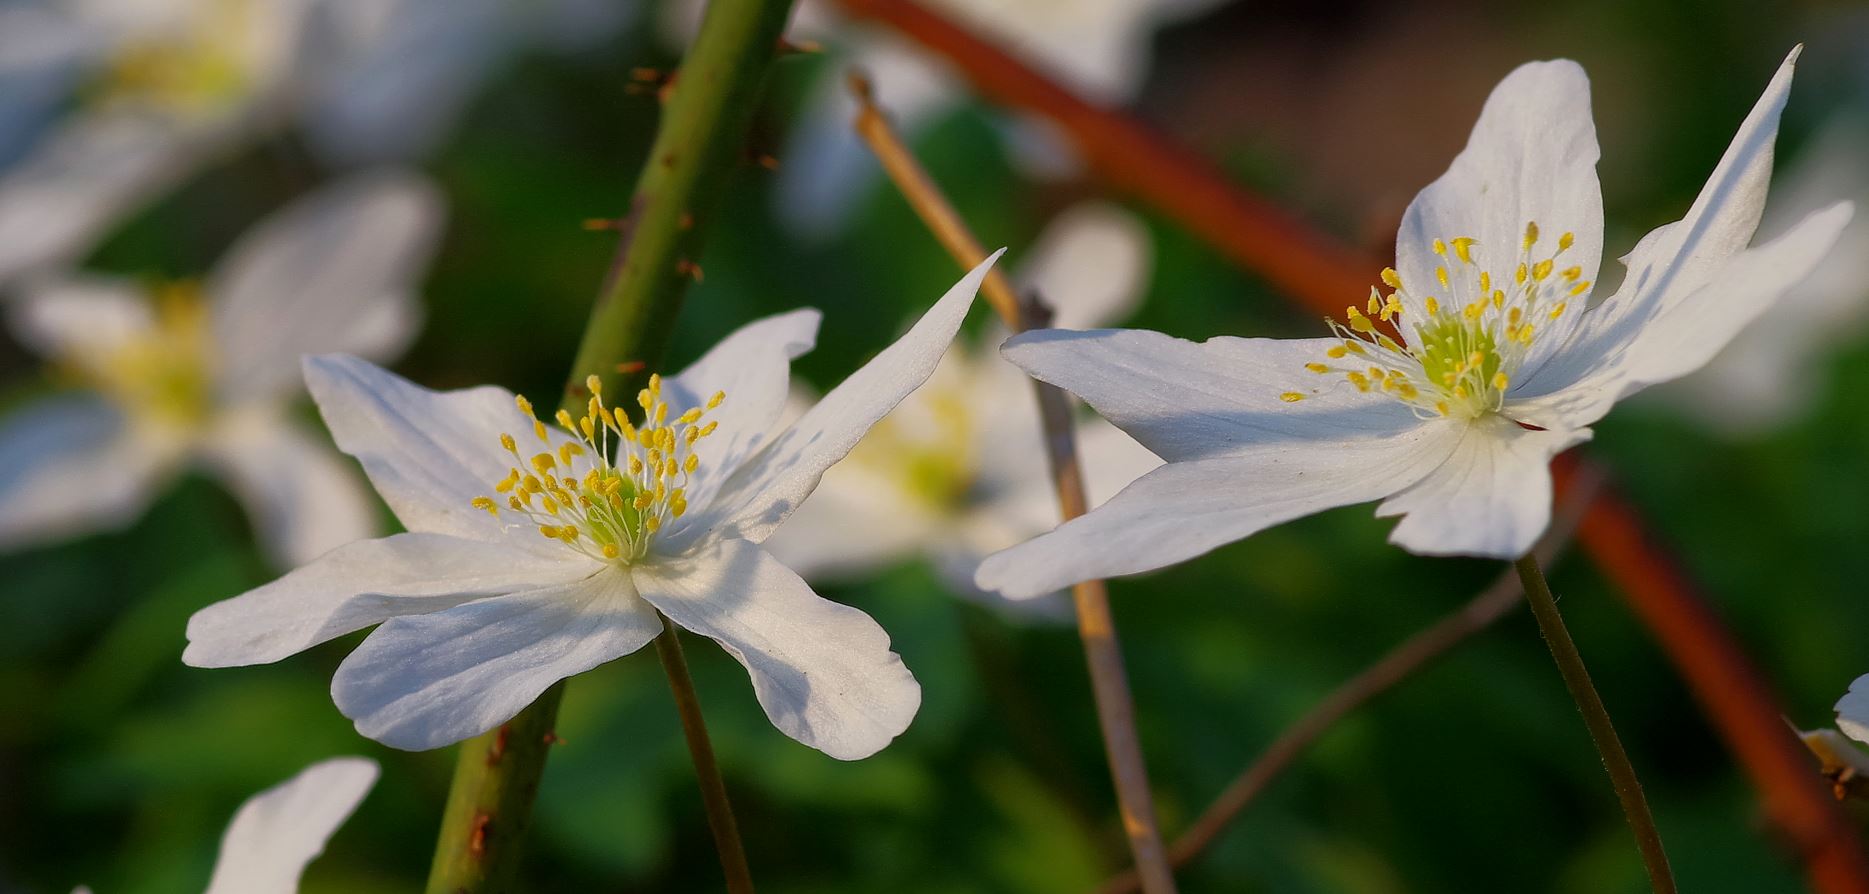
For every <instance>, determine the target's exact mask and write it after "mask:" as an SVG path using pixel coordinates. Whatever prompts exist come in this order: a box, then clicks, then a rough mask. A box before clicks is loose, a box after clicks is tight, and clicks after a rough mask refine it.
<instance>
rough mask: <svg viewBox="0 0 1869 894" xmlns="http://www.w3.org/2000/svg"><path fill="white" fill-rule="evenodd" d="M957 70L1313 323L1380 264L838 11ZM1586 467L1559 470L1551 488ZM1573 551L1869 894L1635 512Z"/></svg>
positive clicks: (1822, 875) (862, 0) (1051, 104)
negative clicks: (1041, 124)
mask: <svg viewBox="0 0 1869 894" xmlns="http://www.w3.org/2000/svg"><path fill="white" fill-rule="evenodd" d="M839 2H840V3H841V5H842V7H843V8H844V10H845V11H846V12H849V13H850V14H852V15H855V16H858V17H861V18H867V19H870V20H872V21H875V22H878V23H881V24H883V25H886V26H889V27H891V28H893V29H895V30H897V31H900V32H901V33H903V34H904V35H906V36H908V37H910V38H913V39H914V40H916V41H917V42H919V43H921V44H922V45H923V46H925V47H927V48H929V49H931V50H933V51H935V52H937V53H939V54H940V55H942V56H943V57H946V58H947V59H948V61H950V62H952V63H953V64H954V65H955V67H956V68H958V69H959V70H960V71H961V72H962V73H964V74H965V75H966V77H967V78H968V79H969V80H970V81H972V83H973V85H974V86H975V87H976V88H977V89H978V90H979V91H980V93H981V94H982V95H984V96H986V97H987V98H989V99H991V100H993V101H995V102H998V103H1000V104H1002V105H1005V106H1009V107H1013V108H1018V109H1022V110H1024V111H1027V112H1030V113H1033V114H1036V115H1038V116H1040V117H1043V118H1045V119H1047V120H1049V121H1051V122H1052V123H1053V124H1055V125H1057V126H1058V127H1059V128H1060V129H1061V130H1063V131H1064V132H1065V133H1066V134H1067V135H1069V136H1070V137H1071V139H1072V141H1073V142H1074V143H1075V144H1076V145H1077V147H1078V150H1079V152H1081V153H1082V154H1083V156H1084V157H1085V160H1086V161H1087V162H1088V164H1089V165H1090V167H1091V169H1092V170H1093V171H1095V172H1096V173H1097V175H1098V176H1099V177H1101V178H1102V179H1103V180H1104V182H1105V183H1107V184H1108V185H1109V186H1110V187H1111V188H1113V189H1115V190H1117V191H1119V192H1122V193H1125V194H1128V195H1129V196H1131V197H1133V198H1135V199H1137V200H1139V201H1141V202H1142V203H1144V204H1147V205H1149V206H1151V207H1153V208H1155V209H1156V210H1158V211H1160V212H1161V213H1163V214H1165V215H1167V216H1168V217H1170V218H1172V219H1174V220H1176V221H1178V222H1179V223H1180V224H1181V225H1182V226H1183V227H1185V228H1186V229H1187V230H1188V231H1189V232H1191V233H1193V234H1195V235H1197V236H1199V237H1201V238H1202V239H1204V240H1206V241H1207V242H1208V243H1209V244H1210V245H1212V246H1213V247H1214V248H1216V249H1218V250H1219V251H1221V252H1223V253H1225V254H1226V255H1227V256H1228V257H1230V258H1232V259H1233V260H1234V261H1235V262H1236V263H1238V264H1239V265H1240V266H1241V267H1243V268H1245V269H1247V270H1250V271H1252V272H1254V273H1257V274H1259V275H1261V276H1263V277H1264V278H1265V279H1266V280H1267V281H1269V282H1270V283H1271V284H1272V285H1274V286H1276V287H1278V288H1279V289H1281V290H1283V291H1284V292H1285V293H1286V294H1288V295H1290V296H1291V297H1293V298H1294V299H1296V300H1299V301H1300V302H1302V303H1303V304H1304V306H1305V307H1306V308H1307V309H1309V310H1311V311H1314V312H1317V313H1338V312H1340V311H1341V310H1342V308H1343V306H1344V305H1345V304H1346V303H1347V302H1348V301H1352V300H1355V299H1356V298H1358V297H1360V296H1362V295H1363V294H1365V293H1366V292H1367V291H1368V288H1369V283H1370V281H1371V278H1372V274H1373V273H1374V271H1375V269H1376V267H1377V266H1378V265H1379V264H1380V262H1379V261H1375V260H1372V259H1370V258H1367V257H1364V256H1362V255H1361V254H1359V253H1358V252H1356V251H1353V250H1351V249H1349V248H1347V247H1345V246H1343V245H1342V244H1340V243H1338V242H1337V241H1335V240H1333V239H1332V238H1331V237H1329V236H1327V235H1325V234H1322V233H1320V232H1318V231H1317V230H1315V229H1313V228H1311V227H1308V226H1307V225H1305V224H1304V223H1303V222H1302V221H1300V220H1298V219H1296V218H1294V217H1292V216H1290V215H1288V214H1286V213H1284V212H1283V211H1281V210H1280V209H1278V208H1275V207H1273V206H1272V205H1270V204H1268V203H1267V202H1265V201H1264V200H1262V199H1259V198H1258V197H1256V196H1253V195H1250V194H1249V193H1247V192H1246V191H1244V190H1243V189H1241V188H1240V187H1239V186H1238V185H1237V184H1235V183H1233V182H1231V181H1230V180H1229V179H1228V178H1227V177H1226V176H1225V174H1223V173H1222V172H1220V171H1219V170H1218V169H1217V168H1215V167H1214V166H1213V165H1212V164H1211V163H1210V162H1208V161H1207V160H1206V159H1204V158H1202V157H1200V156H1199V155H1197V154H1195V153H1194V152H1192V151H1190V150H1188V149H1186V148H1183V147H1181V146H1179V145H1177V144H1176V143H1175V142H1173V141H1172V140H1171V139H1169V138H1168V137H1166V136H1164V135H1162V134H1160V133H1158V132H1156V131H1155V130H1153V129H1152V128H1150V127H1148V126H1147V125H1145V124H1142V123H1141V122H1139V121H1137V120H1135V119H1133V118H1131V117H1128V116H1125V115H1123V114H1120V113H1118V112H1115V111H1112V110H1109V109H1104V108H1100V107H1097V106H1095V105H1092V104H1091V103H1088V102H1086V101H1084V100H1082V99H1080V98H1079V97H1077V96H1075V95H1073V94H1072V93H1071V92H1069V91H1067V90H1065V89H1063V88H1062V87H1059V86H1058V85H1057V84H1055V83H1053V82H1051V81H1050V80H1048V79H1047V78H1045V77H1044V76H1042V75H1040V74H1039V73H1037V72H1036V71H1033V70H1032V69H1031V68H1030V67H1028V66H1026V65H1024V64H1022V63H1020V62H1019V61H1017V60H1016V59H1013V58H1012V57H1011V56H1009V55H1007V54H1006V53H1004V52H1002V51H1000V50H999V49H998V48H996V47H994V46H992V45H990V44H988V43H987V42H985V41H983V40H981V39H979V38H978V37H975V36H974V35H972V34H970V33H968V32H967V31H966V30H965V29H963V28H961V27H959V26H957V25H955V24H954V23H952V22H950V21H948V20H946V19H945V18H943V17H941V16H940V15H938V14H936V13H934V12H931V11H929V10H928V9H925V8H923V7H922V6H920V5H918V4H916V3H914V2H911V0H839ZM1579 462H1580V461H1578V460H1572V461H1570V462H1561V463H1559V465H1558V467H1557V469H1556V471H1557V473H1558V481H1559V487H1560V488H1562V487H1564V486H1565V482H1566V481H1567V480H1569V479H1570V478H1571V477H1572V476H1573V475H1574V474H1576V467H1577V464H1578V463H1579ZM1578 540H1579V542H1580V544H1581V545H1582V546H1583V548H1584V550H1585V551H1586V552H1587V553H1588V554H1589V556H1590V558H1591V560H1592V561H1593V562H1594V563H1595V564H1596V565H1597V566H1598V568H1600V569H1601V570H1602V572H1603V573H1604V575H1605V576H1607V577H1608V578H1610V579H1611V580H1612V581H1613V582H1614V583H1615V584H1616V585H1617V587H1618V589H1619V590H1620V591H1621V592H1622V593H1623V595H1624V597H1625V598H1626V599H1627V600H1628V602H1629V604H1630V606H1631V607H1632V608H1633V609H1634V611H1635V613H1636V615H1637V616H1638V617H1639V618H1641V619H1642V621H1643V622H1644V623H1645V624H1647V625H1648V627H1649V629H1650V630H1651V632H1652V633H1653V634H1654V636H1655V638H1656V640H1657V641H1658V642H1659V643H1660V644H1661V646H1662V649H1663V650H1664V651H1665V652H1666V653H1667V655H1668V657H1669V659H1670V660H1671V661H1673V662H1674V665H1675V667H1676V668H1677V669H1678V670H1679V671H1680V673H1681V675H1682V677H1683V678H1684V679H1685V680H1686V682H1687V685H1688V688H1689V689H1690V690H1691V691H1692V692H1693V694H1694V696H1695V698H1696V700H1698V701H1699V703H1700V705H1701V707H1702V709H1703V710H1704V711H1705V712H1706V714H1707V716H1708V717H1709V718H1710V719H1711V720H1712V721H1713V723H1714V726H1715V728H1716V729H1717V730H1718V731H1719V733H1720V735H1721V737H1722V738H1723V739H1724V740H1725V742H1726V744H1727V747H1728V748H1729V749H1731V751H1732V753H1733V754H1734V756H1735V757H1736V758H1738V760H1739V762H1740V764H1741V765H1742V766H1743V768H1744V769H1745V771H1746V773H1747V774H1748V775H1749V776H1750V777H1751V778H1752V781H1753V783H1754V784H1755V785H1756V786H1757V787H1758V788H1759V790H1760V791H1761V793H1762V795H1763V799H1764V803H1765V806H1766V809H1767V812H1768V814H1769V816H1770V817H1771V819H1772V820H1773V821H1774V822H1775V823H1776V824H1777V826H1778V827H1779V828H1780V829H1781V830H1782V831H1783V832H1784V833H1785V834H1786V835H1787V837H1788V838H1789V840H1790V841H1791V842H1792V843H1793V845H1794V846H1795V847H1796V848H1797V849H1798V850H1799V852H1800V856H1801V857H1802V858H1803V859H1804V860H1805V865H1806V870H1807V872H1808V873H1809V876H1810V879H1811V883H1812V885H1813V887H1814V888H1816V889H1817V890H1819V891H1821V892H1825V894H1842V892H1852V894H1869V858H1865V856H1864V852H1863V849H1862V845H1861V843H1860V842H1859V841H1858V840H1857V838H1856V835H1855V833H1854V831H1853V830H1852V829H1851V827H1850V826H1849V824H1848V822H1847V821H1846V819H1845V817H1844V816H1843V814H1842V812H1841V811H1839V810H1838V809H1837V806H1836V804H1835V803H1834V802H1833V801H1832V800H1831V799H1830V796H1829V793H1828V792H1827V791H1825V789H1824V785H1823V780H1822V779H1821V778H1820V777H1819V776H1818V775H1817V774H1816V773H1815V772H1814V768H1813V765H1812V763H1811V759H1810V757H1809V756H1808V754H1806V753H1804V752H1803V751H1802V749H1801V746H1799V744H1798V742H1797V740H1796V739H1795V738H1794V737H1793V736H1792V735H1791V734H1790V732H1789V731H1788V730H1786V729H1785V727H1784V724H1783V721H1782V720H1781V717H1782V714H1781V712H1780V710H1779V707H1778V703H1777V700H1776V699H1775V698H1774V697H1773V695H1772V692H1771V689H1770V688H1769V687H1768V686H1767V685H1766V683H1765V682H1764V679H1763V678H1762V677H1761V676H1760V674H1759V672H1758V671H1757V669H1756V668H1754V667H1753V665H1752V663H1751V661H1750V660H1749V659H1748V658H1747V657H1746V655H1745V652H1744V650H1742V649H1741V648H1740V647H1739V644H1738V643H1737V641H1736V640H1735V639H1734V638H1733V636H1732V634H1731V632H1730V631H1728V630H1727V629H1726V627H1725V626H1724V624H1723V623H1722V622H1721V621H1720V619H1719V617H1718V616H1717V615H1715V614H1714V612H1713V611H1712V609H1711V608H1709V607H1708V605H1707V604H1706V602H1705V601H1704V600H1703V599H1702V598H1701V597H1700V596H1699V595H1698V594H1697V593H1696V592H1695V588H1694V587H1693V585H1692V583H1691V581H1689V579H1688V578H1687V577H1686V576H1685V575H1684V574H1683V573H1682V572H1681V571H1680V569H1679V568H1678V567H1677V566H1676V565H1675V563H1674V562H1673V561H1672V560H1671V559H1670V558H1669V557H1668V555H1667V553H1666V552H1665V551H1663V550H1662V549H1661V548H1660V547H1659V545H1658V544H1656V543H1654V542H1653V541H1652V540H1651V539H1650V538H1648V537H1647V536H1646V534H1645V529H1644V527H1643V525H1642V524H1641V521H1640V517H1639V515H1638V513H1637V512H1636V511H1635V509H1634V508H1633V507H1632V506H1631V505H1630V504H1629V503H1628V502H1627V501H1626V500H1624V499H1622V498H1621V497H1619V496H1618V495H1616V494H1615V493H1614V492H1613V491H1606V492H1605V493H1604V494H1603V495H1602V496H1601V497H1600V498H1599V499H1598V500H1597V501H1596V502H1595V503H1594V504H1593V505H1592V506H1591V509H1590V511H1589V512H1588V513H1587V514H1586V516H1585V518H1584V521H1583V523H1582V525H1581V527H1580V530H1579V534H1578Z"/></svg>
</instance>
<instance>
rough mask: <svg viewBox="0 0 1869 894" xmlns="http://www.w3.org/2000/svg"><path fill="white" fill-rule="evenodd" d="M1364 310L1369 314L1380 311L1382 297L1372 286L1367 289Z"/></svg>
mask: <svg viewBox="0 0 1869 894" xmlns="http://www.w3.org/2000/svg"><path fill="white" fill-rule="evenodd" d="M1364 312H1365V313H1369V314H1377V313H1381V312H1382V298H1381V297H1380V296H1378V295H1377V294H1376V290H1375V289H1373V288H1372V289H1370V290H1369V303H1368V304H1367V305H1364Z"/></svg>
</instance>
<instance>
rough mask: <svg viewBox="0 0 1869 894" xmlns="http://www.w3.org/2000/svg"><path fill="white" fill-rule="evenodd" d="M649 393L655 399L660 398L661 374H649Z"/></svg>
mask: <svg viewBox="0 0 1869 894" xmlns="http://www.w3.org/2000/svg"><path fill="white" fill-rule="evenodd" d="M649 393H650V394H653V395H656V396H657V397H660V396H661V395H662V374H661V373H650V374H649Z"/></svg>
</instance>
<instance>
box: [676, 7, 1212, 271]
mask: <svg viewBox="0 0 1869 894" xmlns="http://www.w3.org/2000/svg"><path fill="white" fill-rule="evenodd" d="M1218 2H1220V0H1016V2H1008V0H932V2H928V3H927V4H926V5H927V6H928V7H929V8H930V9H932V10H934V11H936V12H938V13H940V14H942V15H944V16H947V17H949V18H951V19H953V20H954V21H955V22H956V23H957V24H960V25H962V26H963V27H966V28H969V29H972V30H974V31H976V32H978V33H979V34H980V35H981V36H982V37H983V38H985V39H987V40H989V41H992V42H993V43H995V44H996V45H998V46H999V47H1000V48H1002V49H1004V50H1006V51H1007V52H1008V53H1011V54H1012V55H1014V56H1016V57H1019V58H1020V59H1022V60H1023V61H1025V62H1027V63H1028V64H1030V65H1032V66H1034V67H1035V68H1037V69H1039V70H1041V71H1044V72H1045V73H1046V74H1048V75H1050V76H1051V77H1054V78H1056V79H1058V80H1059V81H1060V82H1061V83H1063V84H1064V85H1065V86H1067V87H1069V88H1070V89H1072V90H1074V91H1076V92H1078V93H1080V94H1082V95H1084V96H1086V97H1088V98H1089V99H1091V100H1093V101H1095V102H1099V103H1103V104H1107V105H1122V104H1125V103H1128V102H1129V101H1130V100H1132V99H1134V98H1135V96H1136V93H1137V92H1138V91H1139V90H1140V89H1141V87H1142V82H1143V78H1144V77H1145V76H1146V75H1147V74H1148V69H1149V64H1150V56H1151V48H1150V43H1151V41H1153V40H1154V37H1155V32H1156V30H1157V29H1159V28H1161V27H1163V26H1165V25H1168V24H1171V23H1173V22H1177V21H1182V20H1186V19H1189V18H1192V17H1194V16H1196V15H1199V14H1200V13H1202V12H1204V11H1206V10H1207V9H1209V8H1211V7H1213V6H1214V5H1216V4H1217V3H1218ZM703 7H704V4H703V3H702V2H700V0H682V2H677V3H671V4H669V6H668V7H667V15H666V16H665V18H664V21H663V24H664V26H665V27H664V29H663V30H664V32H665V36H667V37H668V38H669V40H670V42H671V43H672V44H676V45H685V44H686V43H687V41H688V39H689V38H690V37H691V36H692V34H693V32H694V25H695V24H696V23H698V22H699V20H700V14H701V10H702V9H703ZM828 7H829V4H825V3H822V2H813V0H805V2H803V3H800V4H799V7H798V10H797V12H796V14H795V15H794V17H793V21H792V26H791V28H790V29H789V30H788V32H787V33H788V34H789V35H790V36H792V37H794V38H800V39H804V38H808V39H812V40H818V41H822V42H824V43H826V44H828V45H830V46H832V47H833V48H834V49H833V51H837V52H841V53H842V54H843V58H842V59H841V60H840V63H839V65H837V66H836V68H837V69H838V70H839V71H842V70H843V69H844V68H848V67H854V68H859V69H862V70H863V71H864V72H866V73H867V74H868V75H869V77H870V78H871V80H872V81H873V82H874V84H875V88H876V92H877V96H878V98H879V99H880V100H881V102H882V105H883V107H884V108H886V109H887V110H888V111H889V115H890V117H891V119H893V120H894V121H895V122H896V124H897V125H898V126H899V127H900V128H901V129H902V131H903V132H904V133H906V134H910V135H913V134H914V133H916V132H918V131H920V130H921V129H923V128H924V127H926V126H928V125H931V124H934V123H935V122H937V121H939V120H940V119H941V117H942V116H944V115H945V114H947V113H948V112H950V111H952V110H953V109H954V108H955V107H956V106H957V105H958V104H959V103H961V102H962V101H963V100H964V99H965V98H966V96H967V90H966V88H965V86H964V79H963V78H961V77H960V76H959V75H957V74H956V73H955V72H954V71H953V70H952V69H951V68H949V67H948V65H947V64H946V63H945V61H944V60H942V59H940V58H939V57H938V56H936V55H934V54H932V53H930V52H929V51H928V50H926V49H923V48H922V47H920V46H919V45H917V44H915V43H914V42H913V41H911V40H909V39H907V38H904V37H902V36H900V35H896V34H894V33H891V32H885V31H882V30H879V29H877V28H875V27H873V26H867V25H852V24H851V23H849V22H846V21H844V20H843V19H842V17H841V16H839V15H838V14H837V13H836V12H835V11H834V10H832V9H830V8H828ZM816 91H817V95H816V96H815V97H814V98H812V99H811V100H809V101H808V104H807V108H806V111H805V112H804V114H803V116H802V120H801V121H800V122H799V124H798V127H797V128H796V130H795V132H794V135H793V137H792V138H791V141H790V145H789V146H788V147H787V149H786V151H785V152H783V153H782V154H781V159H780V160H781V164H780V166H779V173H778V178H779V180H778V188H777V193H776V196H775V199H776V208H777V211H778V213H779V214H780V216H781V217H782V218H783V219H784V220H785V221H786V222H787V223H788V224H790V225H792V226H793V227H794V228H795V229H796V230H798V231H799V232H800V233H801V234H803V235H807V236H815V237H823V236H827V235H829V234H830V233H832V232H833V231H835V230H836V229H837V228H838V227H839V226H841V225H842V224H843V222H844V221H845V220H846V219H847V218H848V217H849V215H850V213H851V212H852V211H853V210H855V208H856V205H857V202H858V201H859V200H861V199H862V198H863V197H864V195H865V194H866V192H867V190H868V189H869V187H870V186H872V185H873V184H874V183H875V182H876V173H877V171H878V170H879V169H878V168H877V166H876V163H875V160H874V158H873V156H872V155H871V154H870V152H869V150H868V149H867V148H866V147H865V146H864V145H863V142H862V141H861V140H860V139H859V138H858V137H857V135H856V134H855V133H854V132H853V131H852V130H851V127H850V122H851V120H852V119H853V118H855V116H856V112H857V107H856V103H855V100H854V99H852V97H851V96H850V91H849V89H848V87H847V86H846V85H845V84H844V79H843V77H842V76H841V75H840V76H836V77H828V78H824V79H823V80H822V81H820V82H819V84H818V85H817V87H816ZM1009 136H1010V137H1011V140H1012V148H1014V149H1015V150H1017V154H1016V155H1015V159H1016V160H1019V161H1021V162H1022V163H1027V165H1028V167H1032V168H1034V169H1036V171H1037V172H1041V173H1042V172H1046V171H1051V172H1056V171H1057V170H1059V169H1065V170H1068V169H1070V168H1071V167H1073V166H1074V165H1075V160H1074V156H1072V155H1071V153H1070V150H1069V149H1068V147H1066V146H1065V145H1064V144H1063V143H1062V142H1061V141H1060V140H1059V139H1058V138H1057V137H1056V136H1055V135H1054V134H1053V133H1052V132H1051V131H1050V129H1049V128H1048V127H1043V126H1040V125H1039V124H1038V122H1036V121H1029V120H1026V121H1022V122H1021V126H1020V127H1019V128H1017V129H1015V130H1013V131H1012V132H1011V133H1010V134H1009ZM1060 155H1062V156H1063V157H1060Z"/></svg>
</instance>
